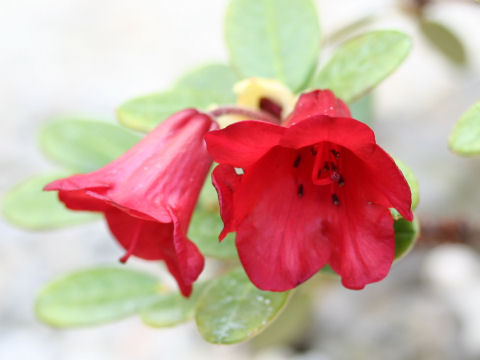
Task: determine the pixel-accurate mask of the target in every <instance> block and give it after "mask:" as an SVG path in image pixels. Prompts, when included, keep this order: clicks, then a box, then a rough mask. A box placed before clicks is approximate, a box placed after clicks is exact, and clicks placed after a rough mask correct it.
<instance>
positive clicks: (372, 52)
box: [313, 30, 412, 102]
mask: <svg viewBox="0 0 480 360" xmlns="http://www.w3.org/2000/svg"><path fill="white" fill-rule="evenodd" d="M411 47H412V45H411V40H410V38H409V37H408V36H407V35H405V34H403V33H401V32H398V31H390V30H388V31H386V30H383V31H372V32H369V33H366V34H364V35H361V36H358V37H355V38H353V39H351V40H349V41H347V42H345V43H343V44H342V45H341V46H340V47H339V48H338V49H337V51H336V52H335V54H333V56H332V58H331V59H330V61H329V62H328V63H327V64H326V65H325V66H324V67H323V68H322V69H321V71H320V73H319V74H318V76H317V78H316V79H315V81H314V83H313V87H315V88H322V89H331V90H333V92H334V93H335V94H336V95H337V96H338V97H340V98H342V99H343V100H344V101H346V102H353V101H355V100H357V99H359V98H360V97H362V96H363V95H364V94H366V93H367V92H368V91H370V90H371V89H373V88H374V87H375V86H376V85H377V84H378V83H379V82H380V81H382V80H383V79H385V78H386V77H387V76H388V75H390V74H391V73H392V72H393V71H394V70H395V69H396V68H397V67H398V66H399V65H400V64H401V63H402V62H403V60H404V59H405V58H406V57H407V55H408V53H409V52H410V49H411Z"/></svg>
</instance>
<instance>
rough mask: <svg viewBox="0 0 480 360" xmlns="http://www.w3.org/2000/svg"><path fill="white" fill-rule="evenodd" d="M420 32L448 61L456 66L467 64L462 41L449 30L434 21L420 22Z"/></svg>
mask: <svg viewBox="0 0 480 360" xmlns="http://www.w3.org/2000/svg"><path fill="white" fill-rule="evenodd" d="M420 30H421V32H422V33H423V35H425V37H426V38H427V39H428V40H429V41H430V43H431V44H432V45H433V46H435V48H436V49H437V50H438V51H440V53H441V54H442V55H444V56H445V57H446V58H447V59H448V60H450V61H451V62H453V63H454V64H457V65H464V64H465V63H466V62H467V54H466V52H465V47H464V46H463V43H462V41H461V40H460V39H459V38H458V37H457V35H455V34H454V33H453V32H452V31H451V30H450V29H449V28H447V27H446V26H445V25H442V24H440V23H438V22H436V21H431V20H422V21H420Z"/></svg>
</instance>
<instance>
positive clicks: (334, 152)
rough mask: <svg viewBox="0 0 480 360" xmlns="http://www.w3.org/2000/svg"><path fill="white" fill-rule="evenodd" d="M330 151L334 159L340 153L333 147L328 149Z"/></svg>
mask: <svg viewBox="0 0 480 360" xmlns="http://www.w3.org/2000/svg"><path fill="white" fill-rule="evenodd" d="M330 152H331V153H332V154H333V156H335V159H338V158H339V157H340V153H339V152H338V151H336V150H334V149H332V150H330Z"/></svg>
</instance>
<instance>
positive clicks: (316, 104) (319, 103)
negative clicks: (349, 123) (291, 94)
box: [285, 90, 351, 126]
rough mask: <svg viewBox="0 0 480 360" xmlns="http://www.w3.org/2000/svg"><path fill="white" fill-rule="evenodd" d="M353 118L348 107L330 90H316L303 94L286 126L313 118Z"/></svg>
mask: <svg viewBox="0 0 480 360" xmlns="http://www.w3.org/2000/svg"><path fill="white" fill-rule="evenodd" d="M319 115H328V116H331V117H347V118H349V117H351V115H350V110H349V109H348V106H347V105H346V104H345V103H344V102H343V101H342V100H340V99H338V98H336V97H335V95H334V94H333V92H331V91H330V90H315V91H311V92H309V93H306V94H302V95H301V96H300V98H299V99H298V101H297V104H296V105H295V109H294V110H293V112H292V113H291V114H290V116H289V117H288V118H287V119H286V121H285V123H286V125H287V126H288V125H292V124H295V123H298V122H300V121H303V120H306V119H308V118H309V117H312V116H319Z"/></svg>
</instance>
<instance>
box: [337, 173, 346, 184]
mask: <svg viewBox="0 0 480 360" xmlns="http://www.w3.org/2000/svg"><path fill="white" fill-rule="evenodd" d="M343 185H345V180H344V179H343V176H342V175H340V180H338V186H343Z"/></svg>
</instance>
